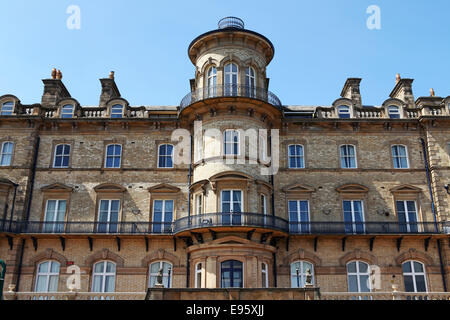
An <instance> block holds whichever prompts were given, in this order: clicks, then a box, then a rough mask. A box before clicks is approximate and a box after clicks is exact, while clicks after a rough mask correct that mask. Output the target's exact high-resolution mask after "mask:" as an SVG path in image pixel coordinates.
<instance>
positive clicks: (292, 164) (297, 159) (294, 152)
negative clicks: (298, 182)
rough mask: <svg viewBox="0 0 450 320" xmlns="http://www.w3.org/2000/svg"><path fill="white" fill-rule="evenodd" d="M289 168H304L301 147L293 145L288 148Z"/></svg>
mask: <svg viewBox="0 0 450 320" xmlns="http://www.w3.org/2000/svg"><path fill="white" fill-rule="evenodd" d="M289 168H290V169H303V168H305V157H304V154H303V146H302V145H300V144H294V145H290V146H289Z"/></svg>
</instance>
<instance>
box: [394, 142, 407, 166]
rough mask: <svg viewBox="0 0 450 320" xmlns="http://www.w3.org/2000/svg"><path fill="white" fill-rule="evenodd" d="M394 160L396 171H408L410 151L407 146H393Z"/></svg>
mask: <svg viewBox="0 0 450 320" xmlns="http://www.w3.org/2000/svg"><path fill="white" fill-rule="evenodd" d="M392 160H393V161H394V168H395V169H408V168H409V162H408V151H407V149H406V146H402V145H396V146H392Z"/></svg>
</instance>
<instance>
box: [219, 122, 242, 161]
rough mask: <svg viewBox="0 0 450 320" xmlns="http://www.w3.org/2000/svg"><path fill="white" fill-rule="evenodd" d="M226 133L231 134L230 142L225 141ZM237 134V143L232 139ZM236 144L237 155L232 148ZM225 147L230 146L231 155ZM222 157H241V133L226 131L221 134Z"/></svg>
mask: <svg viewBox="0 0 450 320" xmlns="http://www.w3.org/2000/svg"><path fill="white" fill-rule="evenodd" d="M227 132H231V141H227ZM236 134H237V142H234V137H235V136H236ZM236 144H237V153H234V146H235V145H236ZM227 145H231V153H227ZM223 155H224V156H240V155H241V133H240V132H239V130H236V129H226V130H225V131H224V132H223Z"/></svg>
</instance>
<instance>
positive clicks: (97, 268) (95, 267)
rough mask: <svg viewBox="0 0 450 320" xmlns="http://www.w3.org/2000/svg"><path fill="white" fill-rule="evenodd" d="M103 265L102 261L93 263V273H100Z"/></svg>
mask: <svg viewBox="0 0 450 320" xmlns="http://www.w3.org/2000/svg"><path fill="white" fill-rule="evenodd" d="M104 267H105V265H104V262H99V263H97V264H95V266H94V272H95V273H102V272H103V269H104Z"/></svg>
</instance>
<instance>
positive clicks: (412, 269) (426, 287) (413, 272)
mask: <svg viewBox="0 0 450 320" xmlns="http://www.w3.org/2000/svg"><path fill="white" fill-rule="evenodd" d="M415 262H417V263H420V264H421V265H422V269H423V272H419V271H416V270H415V268H414V263H415ZM405 263H409V264H410V266H411V272H404V271H403V265H404V264H405ZM402 272H403V281H405V280H404V279H405V276H411V277H412V279H413V286H414V293H419V292H418V291H417V280H416V276H423V278H424V282H425V292H428V282H427V272H426V270H425V264H423V263H422V262H420V261H417V260H408V261H405V262H403V263H402ZM405 291H406V285H405Z"/></svg>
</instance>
